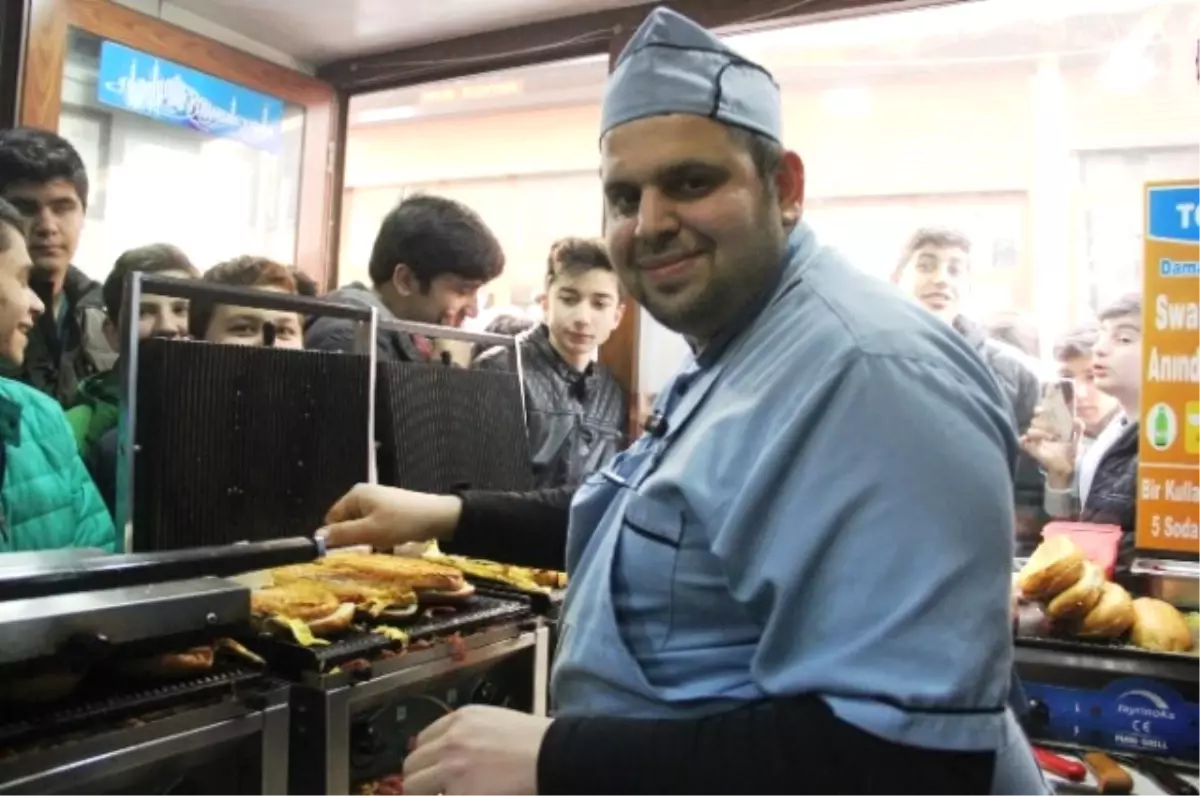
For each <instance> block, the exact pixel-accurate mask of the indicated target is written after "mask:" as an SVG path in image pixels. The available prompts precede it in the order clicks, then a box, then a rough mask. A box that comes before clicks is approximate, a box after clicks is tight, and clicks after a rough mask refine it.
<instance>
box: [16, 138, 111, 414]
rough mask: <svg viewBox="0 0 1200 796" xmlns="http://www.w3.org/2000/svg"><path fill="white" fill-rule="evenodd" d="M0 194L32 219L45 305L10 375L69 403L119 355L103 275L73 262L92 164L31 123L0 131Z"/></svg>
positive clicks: (36, 282)
mask: <svg viewBox="0 0 1200 796" xmlns="http://www.w3.org/2000/svg"><path fill="white" fill-rule="evenodd" d="M0 197H3V198H5V199H7V200H8V201H9V202H11V203H12V204H13V206H14V207H16V208H17V210H19V211H20V212H21V214H22V215H23V216H24V217H25V218H26V220H27V221H28V225H29V255H30V257H31V258H32V259H33V265H34V272H33V277H32V279H33V282H32V284H33V288H34V290H35V292H37V293H38V296H39V298H40V299H41V301H42V303H43V304H45V305H46V312H45V313H43V314H42V315H41V317H39V318H38V321H37V324H36V325H35V326H34V328H33V330H32V331H31V332H30V335H29V350H28V351H27V352H26V357H25V361H24V364H23V365H22V366H21V367H19V368H16V369H13V370H12V371H11V372H10V374H9V375H11V376H12V377H13V378H17V379H20V380H21V381H24V382H25V383H27V384H30V385H32V386H33V387H36V388H37V389H39V390H41V391H42V392H44V393H46V394H47V395H51V396H53V397H54V398H56V399H58V401H59V403H61V404H62V405H63V406H64V407H65V406H70V405H71V404H72V403H73V401H74V398H75V391H76V390H77V389H78V386H79V382H81V381H82V380H83V379H85V378H87V377H88V376H92V375H94V374H96V373H100V372H103V371H105V370H109V369H110V368H112V366H113V364H114V362H115V361H116V353H115V352H114V351H113V349H112V347H111V346H110V345H109V343H108V340H107V339H106V337H105V335H104V332H103V327H104V307H103V296H102V291H101V287H100V283H99V282H96V281H94V280H92V279H89V278H88V276H87V275H86V274H84V273H83V271H81V270H79V269H78V268H76V267H75V266H74V265H72V262H73V260H74V258H75V252H76V250H77V249H78V247H79V236H80V233H81V232H82V231H83V221H84V216H85V214H86V211H87V201H88V175H87V170H86V169H85V168H84V165H83V160H82V159H81V158H80V157H79V153H78V152H76V151H75V148H74V147H72V146H71V144H70V142H68V141H67V140H66V139H64V138H62V137H61V136H58V135H56V134H54V133H51V132H47V131H45V130H35V129H32V128H27V127H23V128H18V129H16V130H7V131H5V132H0Z"/></svg>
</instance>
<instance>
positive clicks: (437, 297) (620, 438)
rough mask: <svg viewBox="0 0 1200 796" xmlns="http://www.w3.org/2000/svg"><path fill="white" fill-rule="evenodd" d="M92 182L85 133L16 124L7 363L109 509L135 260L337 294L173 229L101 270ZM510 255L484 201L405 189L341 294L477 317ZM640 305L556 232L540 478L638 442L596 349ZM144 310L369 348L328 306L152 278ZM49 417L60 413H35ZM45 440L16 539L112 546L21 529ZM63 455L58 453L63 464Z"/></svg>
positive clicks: (583, 467) (311, 344)
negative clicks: (165, 289)
mask: <svg viewBox="0 0 1200 796" xmlns="http://www.w3.org/2000/svg"><path fill="white" fill-rule="evenodd" d="M89 189H90V182H89V177H88V173H87V169H86V167H85V165H84V163H83V160H82V159H81V158H80V156H79V154H78V152H77V151H76V150H75V148H74V147H73V146H72V145H71V143H70V142H69V141H67V140H65V139H64V138H62V137H61V136H58V135H56V134H54V133H51V132H47V131H43V130H36V129H30V128H21V129H16V130H10V131H5V132H3V133H0V198H2V199H3V200H5V202H6V204H5V205H4V208H3V209H4V215H3V216H2V217H0V218H2V220H0V223H2V224H3V225H4V229H3V232H4V237H3V238H0V242H3V243H4V247H3V248H4V252H5V257H6V260H5V261H6V263H11V264H12V266H13V269H14V274H15V273H16V272H20V273H21V274H24V276H20V277H17V276H14V279H16V280H17V281H16V283H15V284H16V285H18V286H20V289H19V290H17V289H16V287H14V290H16V291H17V294H18V296H17V297H18V298H20V299H21V301H17V300H13V301H10V302H8V303H7V304H6V305H5V307H4V311H5V312H7V314H8V318H9V334H8V338H7V339H6V341H5V344H6V346H7V351H8V353H7V355H5V356H4V357H3V362H2V363H0V374H3V377H4V381H3V386H5V387H11V388H12V389H13V390H15V393H14V395H16V396H19V397H21V401H18V403H20V402H24V403H31V404H33V405H36V406H37V407H40V408H41V409H46V408H48V407H56V405H57V408H56V409H55V411H51V412H49V413H48V414H47V413H46V412H42V414H41V415H38V414H37V413H36V410H34V409H28V410H26V411H25V412H24V413H23V417H24V420H23V422H25V423H29V422H39V423H41V424H42V425H46V424H49V425H50V426H52V427H53V429H54V431H55V433H54V434H50V435H48V436H47V435H43V434H40V433H33V432H30V436H33V437H37V438H39V439H43V438H44V439H49V440H59V441H64V440H65V441H71V442H72V451H73V453H74V455H73V456H70V457H67V459H68V460H67V462H66V463H65V465H64V469H63V472H68V471H69V472H71V473H78V472H83V470H82V469H81V467H80V466H78V465H79V463H80V461H82V462H85V463H86V465H87V470H88V471H90V473H91V475H92V480H93V481H94V485H95V488H94V487H93V486H92V483H86V484H85V487H86V488H80V489H76V490H73V492H77V493H79V494H80V495H82V496H83V497H85V498H86V500H84V501H83V503H84V504H85V505H86V506H87V507H93V506H95V505H100V504H99V501H96V500H94V497H95V492H96V488H98V490H99V493H100V495H101V496H102V497H103V502H104V504H106V505H107V506H108V508H109V512H110V513H113V512H114V510H115V501H116V475H115V473H116V468H117V452H118V447H119V439H118V437H117V434H118V432H117V425H118V422H117V421H118V416H119V403H120V383H119V375H118V374H119V372H120V370H119V357H120V352H121V347H122V341H121V339H120V333H119V330H120V326H121V312H122V300H123V295H124V290H125V284H126V282H127V281H128V277H129V275H130V274H133V273H137V272H141V273H149V274H158V275H162V276H167V277H173V278H177V279H203V280H205V281H209V282H214V283H217V284H223V285H231V286H238V287H243V288H254V289H258V290H266V291H276V292H283V293H297V294H301V295H308V296H315V295H317V294H318V293H319V292H320V291H319V290H318V286H317V285H316V283H315V282H314V281H313V280H312V279H311V278H310V277H308V276H306V275H304V274H303V273H301V272H299V271H297V270H296V269H295V268H291V267H288V266H285V265H283V264H281V263H277V262H273V261H271V260H269V259H266V258H263V257H256V256H250V255H247V256H242V257H237V258H234V259H232V260H229V261H227V262H223V263H219V264H217V265H214V266H212V267H210V268H207V269H206V270H204V271H203V273H201V269H199V268H197V267H196V265H195V264H193V263H192V262H191V260H190V259H189V257H188V255H187V253H186V252H183V251H181V250H180V249H178V248H177V247H175V246H173V245H171V244H170V243H162V242H147V243H146V245H143V246H139V247H137V248H134V249H130V250H129V251H127V252H125V253H124V254H122V255H121V256H120V257H119V258H118V259H117V261H116V262H115V263H114V264H113V267H112V270H111V271H110V273H109V274H108V276H107V278H106V279H105V281H104V283H103V284H100V283H98V282H96V281H94V280H92V279H90V278H89V277H88V276H87V275H86V274H85V273H84V272H83V271H82V270H81V269H79V268H78V267H76V265H75V264H74V262H75V256H76V252H77V251H78V247H79V243H80V240H81V238H82V236H83V235H84V234H86V230H85V221H86V215H87V208H88V199H89ZM504 264H505V260H504V253H503V251H502V249H501V246H500V243H499V241H498V240H497V239H496V236H495V235H494V234H493V233H492V231H491V230H490V229H489V228H488V227H487V225H486V224H485V223H484V221H483V220H482V219H480V218H479V216H478V215H477V214H475V213H474V212H473V211H471V210H470V209H469V208H467V207H464V206H463V205H462V204H460V203H458V202H455V201H452V200H450V199H445V198H441V197H436V196H413V197H410V198H407V199H405V200H404V201H402V202H400V203H399V204H398V205H397V206H396V207H395V208H394V209H393V210H392V211H391V212H390V213H389V214H388V215H387V217H386V218H385V219H384V221H383V223H382V225H381V228H380V231H379V235H378V237H377V239H376V242H375V247H374V251H373V252H372V255H371V260H370V263H369V269H368V270H369V273H370V276H371V284H370V285H363V284H351V285H347V286H345V287H343V288H341V289H339V290H336V291H333V292H332V293H330V294H328V296H327V299H328V300H330V301H335V302H340V303H345V304H357V305H360V306H371V307H375V308H376V309H377V310H379V314H380V317H381V318H384V319H400V320H408V321H417V322H422V323H429V324H441V325H449V326H460V325H461V324H462V323H463V321H465V320H466V319H468V318H471V317H474V316H475V315H476V313H477V311H478V293H479V290H480V288H482V287H483V286H484V285H485V284H487V283H488V282H489V281H491V280H493V279H495V278H496V277H497V276H499V275H500V274H501V273H502V271H503V269H504ZM22 269H23V270H22ZM21 280H25V281H24V282H22V281H21ZM623 306H624V304H623V299H622V297H621V295H620V292H619V290H618V287H617V280H616V277H615V275H614V273H613V269H612V264H611V263H610V262H609V260H608V256H607V254H606V253H605V250H604V247H603V246H602V245H600V244H598V243H596V242H594V241H585V240H580V239H568V240H564V241H563V242H562V243H561V244H556V246H555V247H554V250H553V251H552V252H551V255H550V258H549V265H548V269H547V273H546V293H545V300H544V305H543V309H544V312H545V316H546V323H545V324H542V325H540V326H539V327H538V328H537V329H536V330H534V333H533V334H532V335H529V336H528V337H527V338H526V339H525V340H524V342H523V343H522V345H523V347H525V348H527V349H528V354H527V356H526V357H525V361H524V369H525V375H526V378H527V379H528V381H529V384H530V389H529V391H528V392H527V394H526V410H527V413H528V416H529V418H530V434H531V445H532V448H533V450H534V452H535V453H534V457H533V462H532V463H531V466H532V467H533V469H534V472H535V474H536V476H537V479H538V482H539V483H542V484H556V483H567V482H570V483H578V482H579V481H580V480H582V478H583V477H584V476H586V475H587V473H588V472H590V471H591V470H594V469H595V468H596V467H598V466H599V465H600V464H602V463H603V462H604V461H605V460H606V459H607V458H608V457H610V456H612V455H613V454H614V453H615V452H616V451H617V450H618V449H619V448H620V447H621V446H622V445H623V443H624V441H625V433H626V428H625V426H626V412H625V399H624V394H623V393H622V391H621V389H620V388H619V386H618V385H617V383H616V381H615V379H614V378H613V377H612V375H611V374H610V373H609V372H608V371H607V370H606V369H604V368H603V367H602V366H600V365H599V364H598V363H597V362H596V361H595V360H596V353H597V350H598V349H599V347H600V346H601V345H602V344H603V343H604V342H605V340H606V339H607V338H608V336H609V334H611V332H612V330H613V328H614V327H615V326H616V324H617V322H618V320H619V318H620V315H621V312H622V310H623ZM135 311H136V312H137V313H138V319H137V328H138V334H139V336H140V337H142V338H143V339H145V338H150V337H162V338H171V339H185V338H190V339H193V340H203V341H208V342H212V343H221V344H231V345H257V346H263V345H270V346H274V347H276V348H290V349H301V348H308V349H313V350H325V351H350V350H351V349H352V347H353V340H354V329H353V326H352V325H351V324H349V323H348V322H344V321H340V320H337V319H333V318H328V317H325V316H317V317H311V318H306V317H304V316H302V315H301V314H299V313H295V312H284V311H278V310H267V309H261V308H256V307H239V306H228V305H222V304H219V303H216V304H214V303H213V302H209V301H201V300H197V301H190V302H189V301H188V300H186V299H180V298H174V297H167V296H158V295H153V294H149V293H146V294H143V295H142V296H141V299H140V302H139V306H138V307H137V308H136V310H135ZM378 344H379V355H380V356H381V357H384V358H391V359H399V360H404V361H426V360H431V361H435V360H436V361H440V360H441V355H442V353H443V351H445V350H449V351H450V352H451V353H453V355H454V359H455V360H456V361H457V362H458V363H459V364H461V365H463V366H471V365H472V359H473V358H474V357H472V356H470V353H469V349H468V350H467V351H468V352H467V354H466V355H465V356H464V355H463V349H462V348H461V347H458V348H455V347H453V345H452V344H451V345H450V346H448V347H445V348H444V346H446V344H445V343H444V342H443V341H440V340H429V339H426V338H424V337H422V336H419V335H408V334H401V333H398V332H384V333H383V334H381V335H380V336H379V339H378ZM476 353H479V352H476ZM480 359H481V362H480V363H479V366H480V367H487V368H504V367H510V366H511V363H510V362H509V361H508V360H507V359H505V358H504V357H501V356H497V355H496V354H495V352H486V356H482V357H480ZM26 388H28V389H26ZM43 397H44V399H45V400H43ZM14 401H15V399H14ZM47 402H48V403H47ZM64 413H65V414H64ZM11 414H12V415H13V418H14V421H13V422H14V424H15V425H14V428H15V427H16V425H19V424H18V423H17V418H18V417H19V416H21V415H22V413H21V412H19V411H17V410H15V409H14V410H13V411H12V413H11ZM42 415H44V416H45V417H44V419H43V420H41V421H35V420H34V418H35V417H41V416H42ZM59 431H61V432H63V433H61V434H59V433H57V432H59ZM27 438H28V437H27ZM31 450H32V445H31V444H26V445H25V446H24V447H21V446H20V444H19V443H18V438H17V437H12V438H10V439H9V440H8V442H7V446H6V449H5V454H6V459H5V466H6V467H7V470H8V471H9V472H12V473H13V474H14V475H11V476H9V477H8V478H6V479H5V481H4V484H5V492H4V495H5V498H4V503H5V506H4V507H3V508H4V514H3V517H7V518H8V522H4V520H3V517H0V523H3V524H0V529H3V530H5V533H4V534H2V535H0V551H5V550H11V551H16V550H33V549H44V548H47V547H60V546H66V545H68V544H71V543H72V542H71V540H72V539H76V538H77V537H78V539H81V540H83V541H86V542H87V543H88V544H89V546H98V547H103V548H105V549H112V548H113V545H114V542H113V532H112V527H111V523H109V524H108V525H107V526H106V527H104V528H103V529H102V530H101V531H99V532H97V533H95V534H93V533H90V532H85V531H77V532H75V536H71V535H70V534H68V533H67V532H66V531H65V529H66V528H67V526H76V527H85V525H86V524H83V523H80V522H78V521H77V518H72V519H63V521H62V526H63V528H64V531H63V532H62V533H46V532H44V531H42V530H38V531H36V532H26V531H25V530H20V529H17V528H13V527H11V526H13V525H14V524H17V525H19V524H20V523H16V519H15V518H19V517H20V516H22V515H21V511H20V510H19V509H16V508H11V507H9V506H8V504H9V503H10V502H11V500H13V499H15V498H12V497H11V496H10V494H18V493H19V490H18V492H14V491H13V490H14V489H17V487H16V483H15V482H16V480H17V478H18V476H17V475H16V473H18V472H19V467H18V466H17V463H18V462H24V461H25V460H26V459H28V457H29V456H31V455H32V454H31V453H30V451H31ZM56 461H57V460H51V461H50V462H47V463H45V466H46V467H52V468H57V464H55V462H56ZM43 469H45V467H43ZM31 510H37V507H36V506H35V507H33V508H32V509H31ZM80 511H81V512H85V511H90V508H86V509H80ZM40 514H41V515H47V516H48V514H47V512H40ZM63 516H64V517H65V515H63ZM100 519H103V518H100ZM46 522H49V520H46Z"/></svg>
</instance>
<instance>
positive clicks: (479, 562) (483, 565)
mask: <svg viewBox="0 0 1200 796" xmlns="http://www.w3.org/2000/svg"><path fill="white" fill-rule="evenodd" d="M437 561H439V562H441V563H444V564H447V565H449V566H452V567H454V568H455V569H460V570H462V571H463V572H464V573H466V574H467V575H473V576H474V577H477V578H487V579H488V580H494V581H498V582H500V583H506V584H508V585H510V586H514V587H516V588H518V589H521V590H523V591H538V592H547V591H550V590H551V589H557V588H562V586H565V585H566V582H565V581H566V575H563V574H562V573H560V572H553V571H551V570H548V569H530V568H529V567H518V566H513V565H512V564H501V563H499V562H497V561H487V560H485V559H481V558H464V557H462V556H447V555H442V556H441V557H439V558H438V559H437Z"/></svg>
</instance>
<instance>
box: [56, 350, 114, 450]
mask: <svg viewBox="0 0 1200 796" xmlns="http://www.w3.org/2000/svg"><path fill="white" fill-rule="evenodd" d="M120 379H121V377H120V373H119V372H118V371H117V369H116V368H113V369H112V370H107V371H105V372H104V373H97V374H96V375H95V376H89V377H88V378H86V379H84V380H83V381H81V382H80V383H79V390H78V391H77V392H76V393H75V405H74V406H72V407H71V408H70V409H68V410H67V423H68V424H69V425H70V426H71V433H72V434H74V435H75V444H76V445H78V446H79V454H80V455H81V456H84V457H86V456H87V455H88V452H89V451H90V450H91V449H92V448H94V447H95V445H96V443H97V442H99V441H100V437H102V436H104V434H105V432H107V431H108V430H109V429H112V428H116V427H117V420H118V418H119V417H120V411H121V408H120V407H121V380H120Z"/></svg>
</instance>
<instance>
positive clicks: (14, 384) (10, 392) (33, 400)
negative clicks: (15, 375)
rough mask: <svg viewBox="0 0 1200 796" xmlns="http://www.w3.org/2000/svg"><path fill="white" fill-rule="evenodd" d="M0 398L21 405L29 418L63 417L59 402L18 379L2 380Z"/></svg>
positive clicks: (0, 379)
mask: <svg viewBox="0 0 1200 796" xmlns="http://www.w3.org/2000/svg"><path fill="white" fill-rule="evenodd" d="M0 398H4V399H6V400H8V401H10V402H12V403H15V404H17V405H19V406H20V407H21V409H22V410H23V412H28V413H29V417H59V418H61V417H62V416H63V409H62V406H61V405H60V404H59V403H58V401H55V400H54V399H53V398H51V397H50V396H49V395H46V394H45V393H43V392H41V391H40V390H36V389H34V388H33V387H30V386H29V385H28V384H25V383H24V382H20V381H17V380H16V379H9V378H0ZM23 417H24V415H23Z"/></svg>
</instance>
